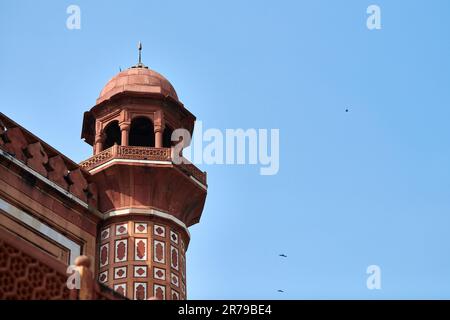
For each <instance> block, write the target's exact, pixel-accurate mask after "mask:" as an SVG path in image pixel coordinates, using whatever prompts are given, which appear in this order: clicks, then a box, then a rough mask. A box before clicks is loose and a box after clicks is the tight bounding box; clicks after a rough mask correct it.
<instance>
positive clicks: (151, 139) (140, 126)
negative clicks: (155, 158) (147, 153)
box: [128, 117, 155, 147]
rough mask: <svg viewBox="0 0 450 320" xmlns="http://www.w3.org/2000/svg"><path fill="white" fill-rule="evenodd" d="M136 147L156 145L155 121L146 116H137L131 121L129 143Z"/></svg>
mask: <svg viewBox="0 0 450 320" xmlns="http://www.w3.org/2000/svg"><path fill="white" fill-rule="evenodd" d="M128 144H129V145H130V146H136V147H154V146H155V132H154V126H153V122H152V121H151V120H150V119H148V118H146V117H137V118H134V119H133V120H132V121H131V127H130V136H129V143H128Z"/></svg>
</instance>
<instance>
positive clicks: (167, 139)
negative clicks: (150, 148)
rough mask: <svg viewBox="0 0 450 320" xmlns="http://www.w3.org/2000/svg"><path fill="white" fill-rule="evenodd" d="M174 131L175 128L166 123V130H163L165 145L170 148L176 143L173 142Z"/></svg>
mask: <svg viewBox="0 0 450 320" xmlns="http://www.w3.org/2000/svg"><path fill="white" fill-rule="evenodd" d="M172 132H173V129H172V128H171V127H169V126H168V125H166V127H165V128H164V132H163V147H164V148H170V147H171V146H173V145H174V143H173V142H172Z"/></svg>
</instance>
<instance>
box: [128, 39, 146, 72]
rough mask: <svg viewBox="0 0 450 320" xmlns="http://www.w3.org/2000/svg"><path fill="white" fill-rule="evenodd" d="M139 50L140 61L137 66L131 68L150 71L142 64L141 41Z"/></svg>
mask: <svg viewBox="0 0 450 320" xmlns="http://www.w3.org/2000/svg"><path fill="white" fill-rule="evenodd" d="M138 50H139V61H138V63H137V64H135V65H134V66H132V67H131V68H146V69H148V67H147V66H146V65H144V64H143V63H142V43H141V42H140V41H139V43H138Z"/></svg>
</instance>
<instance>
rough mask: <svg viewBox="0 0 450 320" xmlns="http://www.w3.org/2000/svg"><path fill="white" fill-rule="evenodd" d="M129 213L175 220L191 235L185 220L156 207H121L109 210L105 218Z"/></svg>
mask: <svg viewBox="0 0 450 320" xmlns="http://www.w3.org/2000/svg"><path fill="white" fill-rule="evenodd" d="M129 214H139V215H146V216H156V217H159V218H164V219H167V220H170V221H172V222H175V223H176V224H177V225H179V226H180V227H182V228H183V229H184V230H185V231H186V233H187V235H188V237H189V238H190V237H191V234H190V233H189V229H188V228H187V227H186V225H185V224H184V223H183V221H181V220H180V219H178V218H175V217H174V216H172V215H170V214H168V213H165V212H163V211H159V210H155V209H137V208H129V209H120V210H113V211H110V212H108V213H107V214H105V216H104V219H105V220H106V219H109V218H112V217H117V216H123V215H129Z"/></svg>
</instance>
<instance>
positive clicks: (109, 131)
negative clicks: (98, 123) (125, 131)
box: [103, 121, 122, 150]
mask: <svg viewBox="0 0 450 320" xmlns="http://www.w3.org/2000/svg"><path fill="white" fill-rule="evenodd" d="M104 133H105V136H106V139H105V142H104V143H103V150H106V149H108V148H110V147H112V146H113V145H114V144H115V143H117V144H118V145H120V143H121V140H122V137H121V135H120V128H119V122H118V121H113V122H111V123H109V124H108V125H107V126H106V128H105V130H104Z"/></svg>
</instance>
